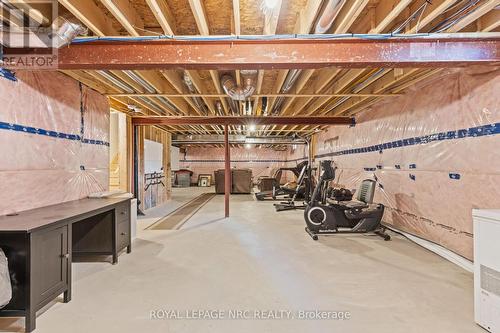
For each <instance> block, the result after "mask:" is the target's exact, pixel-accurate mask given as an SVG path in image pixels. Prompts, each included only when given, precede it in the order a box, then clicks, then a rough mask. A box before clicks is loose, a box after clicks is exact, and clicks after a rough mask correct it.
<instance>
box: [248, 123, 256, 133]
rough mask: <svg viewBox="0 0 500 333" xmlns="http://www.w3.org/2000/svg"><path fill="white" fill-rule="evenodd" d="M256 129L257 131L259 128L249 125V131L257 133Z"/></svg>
mask: <svg viewBox="0 0 500 333" xmlns="http://www.w3.org/2000/svg"><path fill="white" fill-rule="evenodd" d="M256 129H257V126H255V125H254V124H250V125H248V131H250V132H255V130H256Z"/></svg>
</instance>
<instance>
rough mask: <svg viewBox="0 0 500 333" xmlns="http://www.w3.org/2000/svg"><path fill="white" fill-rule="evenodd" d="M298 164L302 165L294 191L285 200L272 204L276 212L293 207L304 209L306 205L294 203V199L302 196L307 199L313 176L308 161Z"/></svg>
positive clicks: (293, 208)
mask: <svg viewBox="0 0 500 333" xmlns="http://www.w3.org/2000/svg"><path fill="white" fill-rule="evenodd" d="M298 166H302V169H301V171H300V175H299V177H298V179H297V188H296V189H295V192H294V193H293V195H292V196H291V198H290V199H288V200H287V201H282V202H280V203H279V204H274V208H275V209H276V211H277V212H282V211H285V210H295V209H305V208H306V205H305V204H301V205H296V204H295V201H297V200H299V199H300V198H303V200H305V201H307V200H308V198H309V196H310V194H311V189H312V187H313V186H314V177H313V176H312V170H313V169H312V168H311V167H310V164H309V162H307V161H304V162H302V163H300V164H299V165H298Z"/></svg>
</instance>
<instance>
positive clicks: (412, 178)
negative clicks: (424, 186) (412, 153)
mask: <svg viewBox="0 0 500 333" xmlns="http://www.w3.org/2000/svg"><path fill="white" fill-rule="evenodd" d="M409 176H410V179H411V180H417V176H415V175H414V174H412V173H410V174H409Z"/></svg>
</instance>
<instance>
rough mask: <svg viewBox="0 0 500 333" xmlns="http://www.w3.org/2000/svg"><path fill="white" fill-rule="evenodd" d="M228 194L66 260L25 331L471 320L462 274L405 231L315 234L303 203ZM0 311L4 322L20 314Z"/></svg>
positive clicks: (439, 328) (462, 325) (466, 277)
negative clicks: (60, 292) (266, 316)
mask: <svg viewBox="0 0 500 333" xmlns="http://www.w3.org/2000/svg"><path fill="white" fill-rule="evenodd" d="M199 193H200V190H198V189H174V198H175V197H177V198H179V201H173V202H172V203H170V204H169V205H168V207H167V208H163V210H164V211H166V210H171V209H173V208H175V206H178V205H179V204H180V201H183V200H187V199H190V198H192V197H194V196H196V195H198V194H199ZM231 203H232V207H231V209H232V210H231V212H232V217H231V218H230V219H229V220H225V219H223V218H222V214H223V213H222V212H223V196H217V197H216V198H214V199H212V200H211V201H210V202H209V203H208V204H207V205H205V206H204V207H203V208H202V209H201V210H200V211H198V213H196V215H194V216H193V218H192V219H191V220H190V221H189V222H187V223H186V224H185V225H184V226H183V227H182V229H181V230H175V231H171V230H166V231H164V230H140V231H139V235H138V238H137V239H136V240H135V242H134V247H133V252H132V253H131V254H129V255H127V254H122V255H121V256H120V258H119V264H118V265H116V266H113V265H110V264H109V263H78V264H74V266H73V269H74V276H73V280H74V285H73V288H74V289H73V300H72V301H71V302H70V303H68V304H62V303H59V302H57V303H54V304H52V305H51V307H50V308H49V309H48V310H46V312H45V313H43V314H42V315H40V316H39V318H38V320H37V330H36V332H38V333H44V332H50V333H57V332H69V331H71V332H75V333H76V332H82V333H87V332H108V333H112V332H161V333H165V332H186V333H194V332H204V333H205V332H218V333H219V332H327V331H328V332H332V331H336V332H360V333H361V332H363V333H364V332H425V331H428V332H440V333H444V332H454V333H456V332H482V330H481V329H480V328H479V327H478V326H476V325H475V324H474V320H473V298H472V288H473V286H472V284H473V279H472V275H471V274H470V273H468V272H466V271H464V270H462V269H461V268H459V267H457V266H455V265H454V264H452V263H449V262H447V261H446V260H444V259H442V258H440V257H438V256H437V255H434V254H433V253H431V252H428V251H427V250H425V249H423V248H420V247H419V246H417V245H415V244H413V243H411V242H410V241H408V240H406V239H404V238H402V237H398V236H395V237H393V240H392V241H390V242H384V241H383V240H381V239H380V238H378V237H369V236H363V235H358V236H346V235H342V236H339V237H337V236H332V237H328V238H320V241H318V242H314V241H312V240H311V238H310V237H309V236H308V235H307V234H306V233H305V232H304V222H303V219H302V212H282V213H275V212H274V209H273V207H272V204H271V203H270V202H256V201H254V200H253V198H252V197H251V196H247V195H241V196H232V200H231ZM160 210H161V209H160ZM157 212H158V210H157ZM151 216H154V214H152V215H150V218H149V219H145V220H142V221H141V222H140V226H139V229H143V228H144V227H146V226H147V225H148V223H150V222H151V221H152V220H154V218H151ZM161 309H165V310H180V311H184V310H250V311H251V312H252V314H253V312H254V310H257V311H264V310H287V311H291V312H292V314H297V311H300V310H325V311H349V312H350V313H351V319H350V320H344V321H338V320H297V319H294V320H287V319H282V320H180V319H177V320H175V319H174V320H151V319H150V313H151V311H152V310H161ZM227 314H228V313H227V312H226V315H227ZM0 323H1V325H0V327H5V325H7V324H8V325H10V328H8V329H7V331H11V330H14V331H16V330H21V329H22V327H21V325H22V324H23V322H22V320H14V319H2V321H1V322H0Z"/></svg>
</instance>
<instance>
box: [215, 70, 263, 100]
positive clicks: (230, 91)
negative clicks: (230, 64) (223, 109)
mask: <svg viewBox="0 0 500 333" xmlns="http://www.w3.org/2000/svg"><path fill="white" fill-rule="evenodd" d="M257 73H258V72H257V71H256V70H242V71H240V75H241V79H242V81H243V82H242V85H241V86H239V85H237V84H236V80H235V79H234V78H233V76H232V75H230V74H224V75H222V77H221V84H222V88H223V89H224V92H225V93H226V94H227V95H228V96H229V97H231V99H232V100H235V101H246V100H247V99H248V98H249V97H250V96H252V95H253V93H254V92H255V89H256V87H255V85H256V82H257V80H256V79H257Z"/></svg>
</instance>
